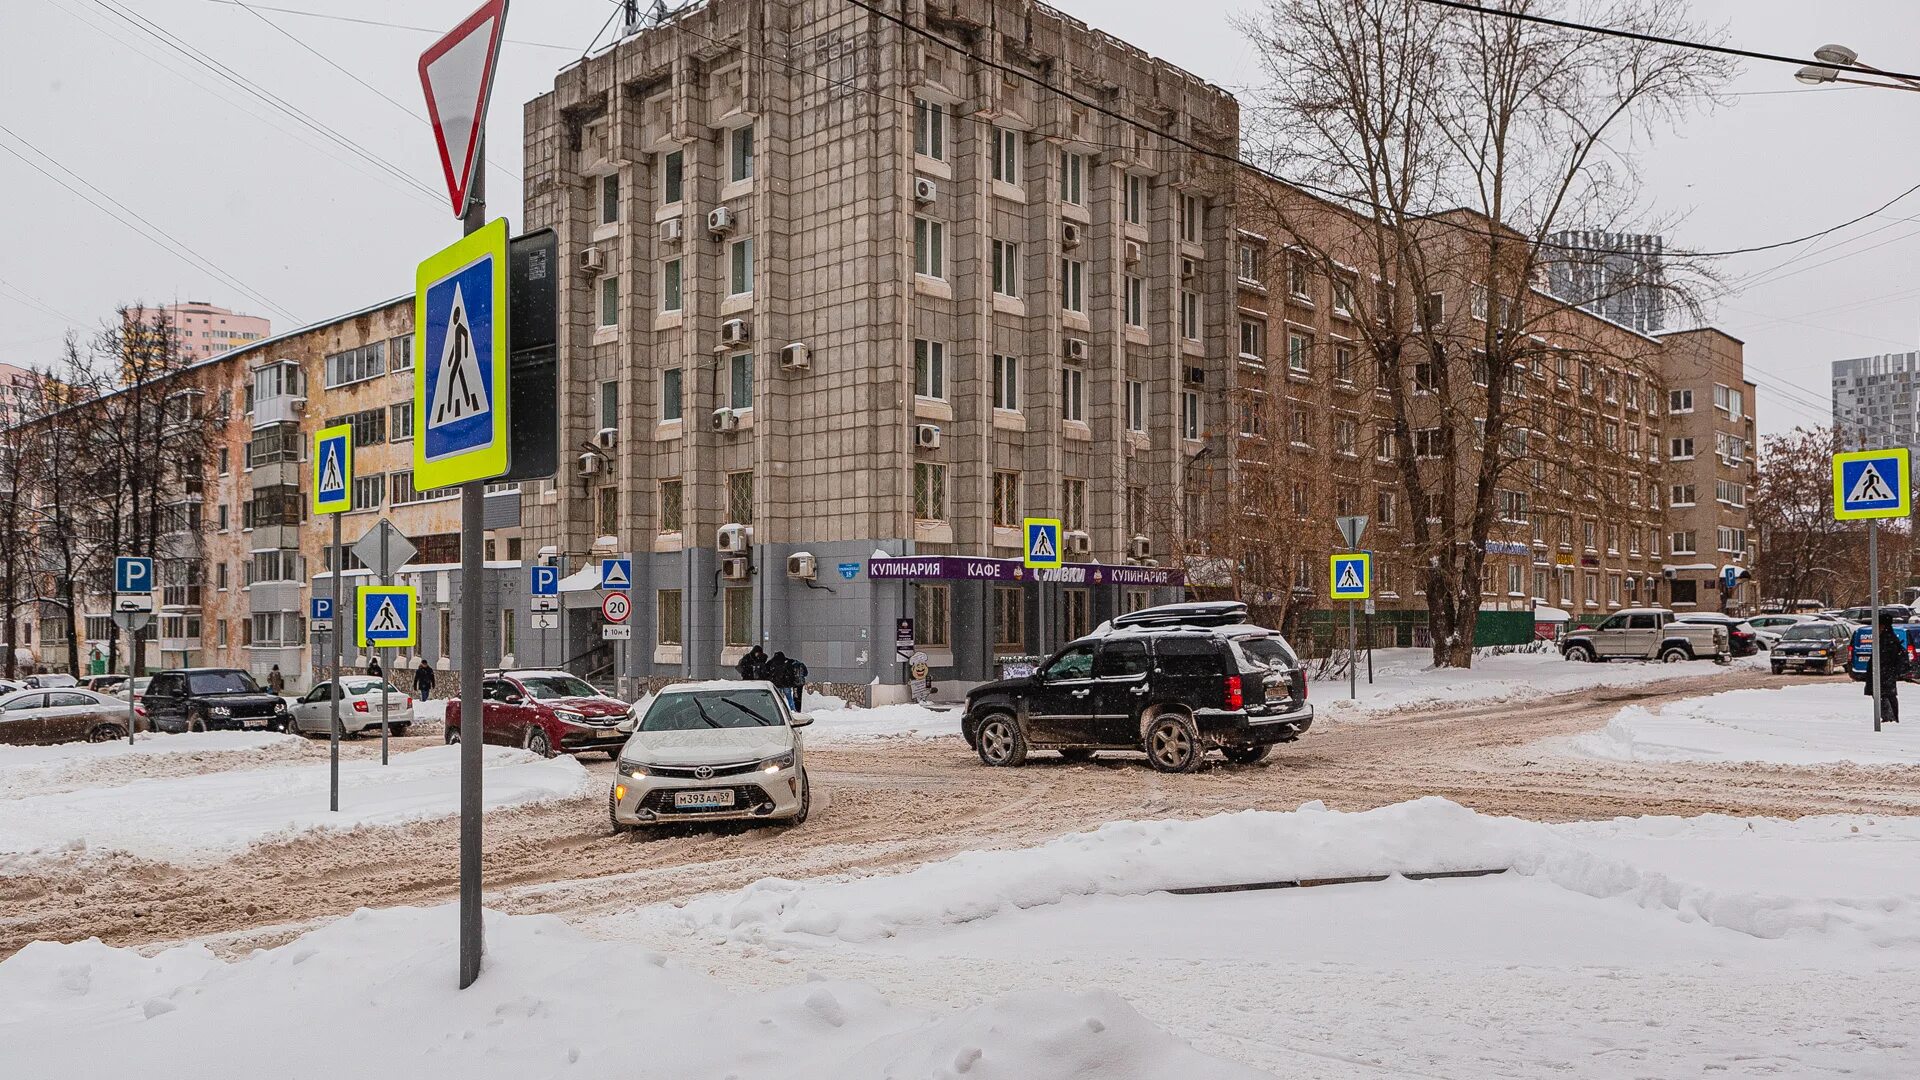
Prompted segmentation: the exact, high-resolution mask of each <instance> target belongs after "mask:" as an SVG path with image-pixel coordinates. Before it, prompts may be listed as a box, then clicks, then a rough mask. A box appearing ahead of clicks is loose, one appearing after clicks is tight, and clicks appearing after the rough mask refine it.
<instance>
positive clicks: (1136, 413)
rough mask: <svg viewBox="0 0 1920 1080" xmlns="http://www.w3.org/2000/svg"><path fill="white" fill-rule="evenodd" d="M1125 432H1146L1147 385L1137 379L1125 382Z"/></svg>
mask: <svg viewBox="0 0 1920 1080" xmlns="http://www.w3.org/2000/svg"><path fill="white" fill-rule="evenodd" d="M1127 430H1128V431H1145V430H1147V384H1146V383H1145V382H1143V381H1141V380H1139V379H1128V380H1127Z"/></svg>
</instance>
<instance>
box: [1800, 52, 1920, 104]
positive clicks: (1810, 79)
mask: <svg viewBox="0 0 1920 1080" xmlns="http://www.w3.org/2000/svg"><path fill="white" fill-rule="evenodd" d="M1813 58H1814V59H1815V60H1818V61H1820V62H1819V63H1818V64H1807V65H1805V66H1804V67H1802V68H1800V70H1798V71H1796V72H1794V73H1793V77H1794V78H1796V79H1798V80H1800V81H1801V82H1803V83H1806V84H1807V85H1809V86H1824V85H1826V84H1828V83H1846V84H1848V85H1850V86H1877V87H1879V88H1880V89H1882V90H1910V91H1913V92H1915V93H1920V79H1911V78H1908V77H1906V76H1904V75H1894V74H1892V73H1890V72H1885V71H1881V70H1880V69H1879V68H1877V67H1874V66H1873V65H1872V64H1863V63H1861V62H1860V54H1859V53H1858V52H1856V51H1854V50H1853V49H1850V48H1848V47H1846V46H1845V45H1833V44H1827V45H1822V46H1820V47H1819V48H1817V49H1815V50H1813ZM1842 68H1846V69H1849V70H1853V69H1865V70H1867V71H1871V72H1873V73H1874V74H1876V75H1884V76H1886V77H1887V78H1889V79H1893V80H1896V81H1895V82H1890V83H1884V82H1873V81H1872V80H1869V79H1849V78H1845V77H1843V76H1842V75H1841V74H1840V69H1842Z"/></svg>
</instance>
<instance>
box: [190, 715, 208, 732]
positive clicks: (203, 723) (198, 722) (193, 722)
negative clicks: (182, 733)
mask: <svg viewBox="0 0 1920 1080" xmlns="http://www.w3.org/2000/svg"><path fill="white" fill-rule="evenodd" d="M187 730H188V731H205V730H207V718H206V717H205V716H203V715H201V714H200V713H197V712H196V713H188V714H187Z"/></svg>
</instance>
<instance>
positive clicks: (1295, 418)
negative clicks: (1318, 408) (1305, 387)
mask: <svg viewBox="0 0 1920 1080" xmlns="http://www.w3.org/2000/svg"><path fill="white" fill-rule="evenodd" d="M1287 439H1288V441H1290V442H1292V443H1293V445H1295V446H1312V445H1313V414H1312V413H1311V412H1308V411H1307V407H1306V406H1305V405H1301V404H1298V403H1296V404H1293V405H1289V406H1288V407H1287Z"/></svg>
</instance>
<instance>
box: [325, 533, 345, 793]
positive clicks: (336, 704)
mask: <svg viewBox="0 0 1920 1080" xmlns="http://www.w3.org/2000/svg"><path fill="white" fill-rule="evenodd" d="M342 516H343V515H340V514H334V515H332V517H333V613H334V617H335V618H336V619H338V618H339V615H340V577H341V573H340V572H341V571H342V570H344V569H345V568H346V562H347V549H346V548H345V547H343V546H342V545H341V542H340V518H341V517H342ZM339 626H340V624H339V623H338V622H335V623H334V629H333V630H331V631H329V632H328V633H327V637H329V638H331V639H332V640H333V687H332V688H331V689H329V690H328V691H327V697H328V699H329V700H330V702H331V704H332V705H333V724H332V725H331V726H330V728H329V729H328V732H327V744H328V749H329V751H330V753H331V755H332V763H331V765H330V766H329V771H328V774H327V809H328V810H332V811H335V812H338V811H339V809H340V629H339Z"/></svg>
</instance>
